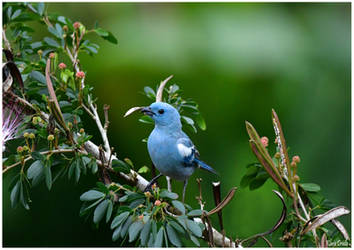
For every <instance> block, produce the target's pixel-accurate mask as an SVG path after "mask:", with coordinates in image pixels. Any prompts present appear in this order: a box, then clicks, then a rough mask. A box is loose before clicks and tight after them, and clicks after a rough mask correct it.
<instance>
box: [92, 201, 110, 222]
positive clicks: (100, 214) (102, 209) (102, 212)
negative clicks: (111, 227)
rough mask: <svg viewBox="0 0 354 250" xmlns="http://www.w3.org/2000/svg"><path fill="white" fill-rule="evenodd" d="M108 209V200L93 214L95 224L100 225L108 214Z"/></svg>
mask: <svg viewBox="0 0 354 250" xmlns="http://www.w3.org/2000/svg"><path fill="white" fill-rule="evenodd" d="M107 207H108V200H104V201H102V202H101V203H100V204H99V205H98V206H97V207H96V209H95V212H94V214H93V222H94V223H99V222H100V221H101V220H102V218H103V216H104V215H105V213H106V210H107Z"/></svg>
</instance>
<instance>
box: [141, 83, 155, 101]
mask: <svg viewBox="0 0 354 250" xmlns="http://www.w3.org/2000/svg"><path fill="white" fill-rule="evenodd" d="M144 92H145V94H146V95H147V97H149V98H151V99H155V98H156V93H155V91H154V90H153V89H152V88H150V87H149V86H146V87H144Z"/></svg>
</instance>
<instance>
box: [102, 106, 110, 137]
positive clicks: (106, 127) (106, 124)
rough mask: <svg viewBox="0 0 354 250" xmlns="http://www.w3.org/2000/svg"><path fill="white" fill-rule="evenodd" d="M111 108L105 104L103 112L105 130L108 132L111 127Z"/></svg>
mask: <svg viewBox="0 0 354 250" xmlns="http://www.w3.org/2000/svg"><path fill="white" fill-rule="evenodd" d="M109 108H110V106H109V105H107V104H105V105H104V106H103V111H104V127H103V128H104V130H106V131H107V129H108V126H109V120H108V110H109Z"/></svg>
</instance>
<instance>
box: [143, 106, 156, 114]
mask: <svg viewBox="0 0 354 250" xmlns="http://www.w3.org/2000/svg"><path fill="white" fill-rule="evenodd" d="M140 111H141V113H143V114H144V115H148V116H153V115H155V113H154V112H153V111H152V110H151V108H150V107H144V108H142V109H141V110H140Z"/></svg>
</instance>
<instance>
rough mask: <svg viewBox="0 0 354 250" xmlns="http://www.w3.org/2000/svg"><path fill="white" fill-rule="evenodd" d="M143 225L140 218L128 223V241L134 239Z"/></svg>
mask: <svg viewBox="0 0 354 250" xmlns="http://www.w3.org/2000/svg"><path fill="white" fill-rule="evenodd" d="M143 226H144V224H143V223H142V221H141V220H138V221H136V222H134V223H133V224H131V225H130V227H129V242H132V241H134V240H135V239H136V238H137V237H138V235H139V233H140V231H141V229H142V228H143Z"/></svg>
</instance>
